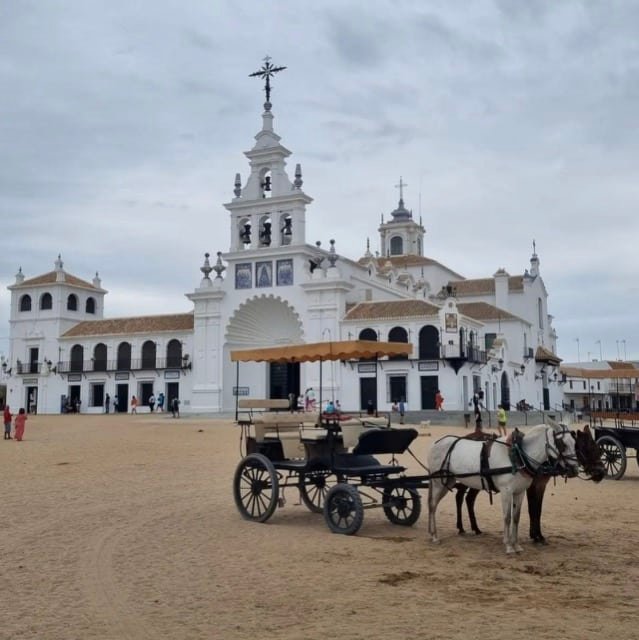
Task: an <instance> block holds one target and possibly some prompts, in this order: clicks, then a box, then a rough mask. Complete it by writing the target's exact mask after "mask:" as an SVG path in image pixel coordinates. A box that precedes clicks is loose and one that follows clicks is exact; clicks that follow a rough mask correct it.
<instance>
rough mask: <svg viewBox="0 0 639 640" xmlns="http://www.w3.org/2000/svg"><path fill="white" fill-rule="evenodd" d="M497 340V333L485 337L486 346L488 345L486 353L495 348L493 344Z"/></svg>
mask: <svg viewBox="0 0 639 640" xmlns="http://www.w3.org/2000/svg"><path fill="white" fill-rule="evenodd" d="M524 337H525V336H524ZM496 339H497V334H496V333H487V334H486V335H485V336H484V341H485V345H486V351H490V350H491V349H492V348H493V343H494V342H495V340H496ZM525 352H526V350H525V349H524V353H525Z"/></svg>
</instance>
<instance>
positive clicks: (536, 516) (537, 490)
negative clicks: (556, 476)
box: [526, 476, 550, 544]
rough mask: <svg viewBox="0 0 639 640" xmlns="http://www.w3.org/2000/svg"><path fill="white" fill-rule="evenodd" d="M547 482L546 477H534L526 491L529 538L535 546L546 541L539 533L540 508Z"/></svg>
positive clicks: (547, 478)
mask: <svg viewBox="0 0 639 640" xmlns="http://www.w3.org/2000/svg"><path fill="white" fill-rule="evenodd" d="M549 480H550V478H549V477H548V476H536V477H535V478H534V480H533V481H532V484H531V485H530V487H528V489H527V490H526V496H527V497H528V517H529V518H530V537H531V538H532V539H533V540H534V542H535V543H536V544H546V539H545V538H544V536H543V534H542V533H541V507H542V504H543V501H544V493H545V492H546V486H547V485H548V481H549Z"/></svg>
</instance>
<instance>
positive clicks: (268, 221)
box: [224, 56, 313, 253]
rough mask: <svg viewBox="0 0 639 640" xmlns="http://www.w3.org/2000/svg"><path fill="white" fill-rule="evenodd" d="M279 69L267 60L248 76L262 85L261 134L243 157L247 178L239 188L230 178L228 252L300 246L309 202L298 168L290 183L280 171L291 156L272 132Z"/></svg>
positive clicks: (236, 182) (259, 133)
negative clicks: (274, 87)
mask: <svg viewBox="0 0 639 640" xmlns="http://www.w3.org/2000/svg"><path fill="white" fill-rule="evenodd" d="M285 68H286V67H275V66H273V65H272V64H271V62H270V58H269V56H267V57H266V58H265V59H264V65H263V66H262V68H261V69H260V70H259V71H256V72H255V73H253V74H251V76H255V77H260V78H263V79H264V80H265V87H264V90H265V92H266V102H265V103H264V113H263V114H262V129H261V130H260V131H259V132H258V134H257V135H256V136H255V145H254V146H253V148H252V149H251V150H250V151H246V152H245V154H244V155H246V157H247V158H248V159H249V166H250V174H249V176H248V179H247V181H246V183H245V184H244V185H242V179H241V175H240V174H239V173H238V174H236V176H235V183H234V190H233V194H234V196H235V197H234V198H233V200H232V201H231V202H229V203H227V204H225V205H224V206H225V208H226V209H227V210H228V211H229V212H230V214H231V245H230V251H231V252H232V253H233V252H239V251H245V250H259V249H262V248H268V247H282V246H288V245H302V244H305V243H306V205H308V204H310V203H311V202H312V201H313V199H312V198H310V197H309V196H307V195H306V194H305V193H304V192H303V191H302V185H303V180H302V168H301V166H300V165H299V164H298V165H296V168H295V179H294V180H293V182H291V180H290V179H289V177H288V175H287V173H286V170H285V167H286V158H288V157H289V156H290V155H291V152H290V151H289V150H288V149H287V148H286V147H284V146H283V145H282V144H280V139H281V138H280V136H278V135H277V134H276V133H275V131H274V130H273V112H272V111H271V108H272V104H271V101H270V94H271V85H270V78H271V77H273V74H275V73H277V72H279V71H282V70H283V69H285Z"/></svg>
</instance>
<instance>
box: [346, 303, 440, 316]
mask: <svg viewBox="0 0 639 640" xmlns="http://www.w3.org/2000/svg"><path fill="white" fill-rule="evenodd" d="M437 313H439V307H437V306H435V305H434V304H430V303H429V302H425V301H424V300H392V301H387V302H360V303H359V304H357V305H355V306H354V307H353V308H352V309H351V310H350V311H348V313H347V314H346V315H345V316H344V320H384V319H385V318H408V317H415V316H433V315H436V314H437Z"/></svg>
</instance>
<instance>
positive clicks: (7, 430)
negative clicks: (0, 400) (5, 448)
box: [2, 404, 13, 440]
mask: <svg viewBox="0 0 639 640" xmlns="http://www.w3.org/2000/svg"><path fill="white" fill-rule="evenodd" d="M2 415H3V418H2V419H3V420H4V439H5V440H11V418H12V417H13V416H12V415H11V411H10V410H9V405H8V404H6V405H5V406H4V412H3V414H2Z"/></svg>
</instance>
